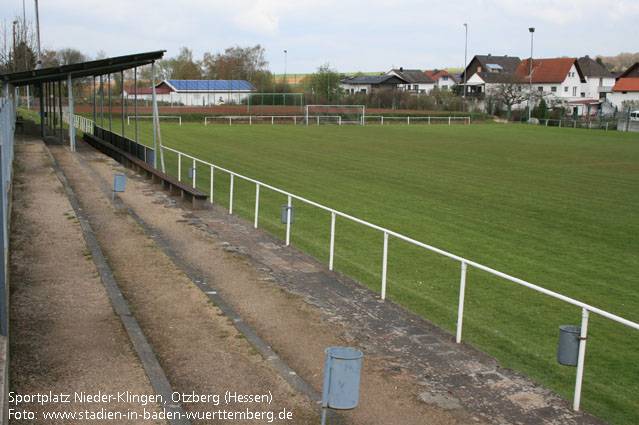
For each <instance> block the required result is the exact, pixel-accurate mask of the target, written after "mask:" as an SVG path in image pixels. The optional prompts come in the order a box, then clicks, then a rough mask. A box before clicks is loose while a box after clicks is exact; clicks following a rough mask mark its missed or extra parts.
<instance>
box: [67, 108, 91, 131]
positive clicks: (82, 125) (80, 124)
mask: <svg viewBox="0 0 639 425" xmlns="http://www.w3.org/2000/svg"><path fill="white" fill-rule="evenodd" d="M62 121H63V122H65V123H67V124H69V113H68V112H62ZM73 126H74V127H75V128H77V129H78V130H80V131H82V132H83V133H89V134H93V120H90V119H88V118H84V117H82V116H80V115H75V114H74V115H73Z"/></svg>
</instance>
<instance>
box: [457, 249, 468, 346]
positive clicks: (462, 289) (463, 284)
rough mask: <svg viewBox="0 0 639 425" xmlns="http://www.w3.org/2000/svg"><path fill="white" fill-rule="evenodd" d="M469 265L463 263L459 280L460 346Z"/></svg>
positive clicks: (458, 333)
mask: <svg viewBox="0 0 639 425" xmlns="http://www.w3.org/2000/svg"><path fill="white" fill-rule="evenodd" d="M467 268H468V265H467V264H466V263H465V262H463V261H462V263H461V278H460V279H459V308H458V310H457V334H456V335H455V342H456V343H457V344H459V343H460V342H461V340H462V324H463V322H464V296H465V295H466V269H467Z"/></svg>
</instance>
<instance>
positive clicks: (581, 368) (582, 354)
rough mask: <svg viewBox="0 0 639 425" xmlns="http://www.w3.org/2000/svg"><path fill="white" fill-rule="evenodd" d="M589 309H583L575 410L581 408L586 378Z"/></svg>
mask: <svg viewBox="0 0 639 425" xmlns="http://www.w3.org/2000/svg"><path fill="white" fill-rule="evenodd" d="M588 316H589V312H588V309H586V308H585V307H584V308H583V309H582V310H581V335H579V357H578V358H577V380H576V382H575V399H574V402H573V405H572V408H573V410H574V411H578V410H579V403H580V402H581V384H582V382H583V378H584V362H585V360H586V340H587V339H588Z"/></svg>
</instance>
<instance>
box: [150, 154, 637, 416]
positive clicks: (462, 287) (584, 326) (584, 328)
mask: <svg viewBox="0 0 639 425" xmlns="http://www.w3.org/2000/svg"><path fill="white" fill-rule="evenodd" d="M162 149H164V150H168V151H170V152H173V153H176V154H177V155H178V180H181V178H182V176H181V172H182V168H181V167H182V165H181V164H182V157H185V158H188V159H191V160H192V161H193V168H194V169H197V164H198V163H201V164H203V165H204V166H209V167H210V169H211V180H210V198H209V201H210V202H211V203H213V183H214V172H215V170H219V171H223V172H225V173H228V174H229V175H230V187H229V214H233V184H234V178H235V177H237V178H240V179H243V180H246V181H248V182H251V183H255V218H254V222H253V227H254V228H256V229H257V226H258V218H259V202H260V188H262V187H263V188H266V189H270V190H273V191H274V192H277V193H281V194H283V195H286V196H287V199H288V202H287V205H288V208H287V220H286V246H288V245H290V237H291V208H290V207H291V202H292V200H293V199H297V200H299V201H301V202H305V203H307V204H309V205H312V206H314V207H317V208H320V209H322V210H325V211H328V212H330V213H331V238H330V246H329V263H328V268H329V269H330V270H333V259H334V251H335V218H336V216H340V217H343V218H346V219H348V220H351V221H354V222H356V223H359V224H362V225H364V226H367V227H370V228H371V229H375V230H379V231H380V232H382V233H383V234H384V245H383V256H382V282H381V298H382V300H384V299H385V298H386V275H387V270H388V237H389V236H393V237H395V238H397V239H400V240H403V241H406V242H408V243H411V244H413V245H417V246H419V247H422V248H425V249H427V250H429V251H432V252H435V253H437V254H440V255H443V256H445V257H448V258H451V259H453V260H456V261H459V262H460V264H461V276H460V283H459V303H458V312H457V331H456V338H455V339H456V342H457V343H460V342H461V340H462V338H461V336H462V324H463V318H464V296H465V291H466V271H467V268H468V266H472V267H475V268H476V269H479V270H483V271H485V272H487V273H490V274H492V275H495V276H498V277H501V278H503V279H506V280H508V281H510V282H513V283H516V284H518V285H521V286H524V287H526V288H530V289H533V290H535V291H537V292H540V293H542V294H545V295H548V296H550V297H553V298H556V299H559V300H561V301H564V302H566V303H568V304H572V305H574V306H576V307H579V308H581V309H582V321H581V336H580V340H579V357H578V364H577V379H576V383H575V396H574V401H573V408H574V410H579V403H580V400H581V385H582V380H583V369H584V361H585V353H586V339H587V337H588V317H589V313H591V312H592V313H596V314H599V315H600V316H603V317H606V318H608V319H610V320H613V321H615V322H618V323H621V324H622V325H626V326H629V327H631V328H633V329H636V330H639V323H635V322H632V321H630V320H627V319H624V318H623V317H620V316H617V315H615V314H612V313H609V312H607V311H604V310H601V309H599V308H597V307H593V306H591V305H589V304H586V303H583V302H581V301H578V300H575V299H573V298H570V297H567V296H565V295H562V294H559V293H557V292H554V291H551V290H549V289H546V288H543V287H541V286H538V285H535V284H533V283H530V282H527V281H525V280H523V279H519V278H517V277H514V276H511V275H509V274H506V273H502V272H500V271H498V270H495V269H493V268H490V267H487V266H484V265H482V264H479V263H476V262H474V261H471V260H468V259H466V258H463V257H460V256H458V255H455V254H452V253H450V252H447V251H444V250H442V249H439V248H436V247H434V246H431V245H428V244H425V243H423V242H420V241H417V240H415V239H413V238H410V237H408V236H405V235H402V234H400V233H397V232H394V231H392V230H389V229H386V228H384V227H381V226H378V225H376V224H372V223H369V222H367V221H364V220H361V219H359V218H357V217H353V216H351V215H348V214H345V213H343V212H340V211H337V210H334V209H332V208H329V207H327V206H324V205H322V204H318V203H317V202H313V201H311V200H308V199H305V198H303V197H301V196H298V195H295V194H292V193H290V192H287V191H285V190H282V189H278V188H276V187H273V186H271V185H268V184H266V183H263V182H261V181H258V180H255V179H252V178H250V177H246V176H243V175H241V174H238V173H236V172H234V171H231V170H228V169H226V168H223V167H220V166H218V165H215V164H211V163H209V162H207V161H203V160H201V159H198V158H195V157H193V156H191V155H188V154H185V153H183V152H180V151H178V150H175V149H171V148H168V147H166V146H163V147H162ZM195 185H196V178H195V173H194V175H193V187H195Z"/></svg>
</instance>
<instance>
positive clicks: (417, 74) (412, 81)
mask: <svg viewBox="0 0 639 425" xmlns="http://www.w3.org/2000/svg"><path fill="white" fill-rule="evenodd" d="M386 75H395V76H397V77H400V78H403V79H404V80H406V84H402V85H400V88H401V89H402V90H404V91H406V92H409V93H428V92H429V91H431V90H432V89H433V87H435V81H433V79H432V78H430V77H429V76H428V75H426V74H425V73H424V72H423V71H420V70H419V69H404V68H399V69H391V70H390V71H388V72H387V73H386Z"/></svg>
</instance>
